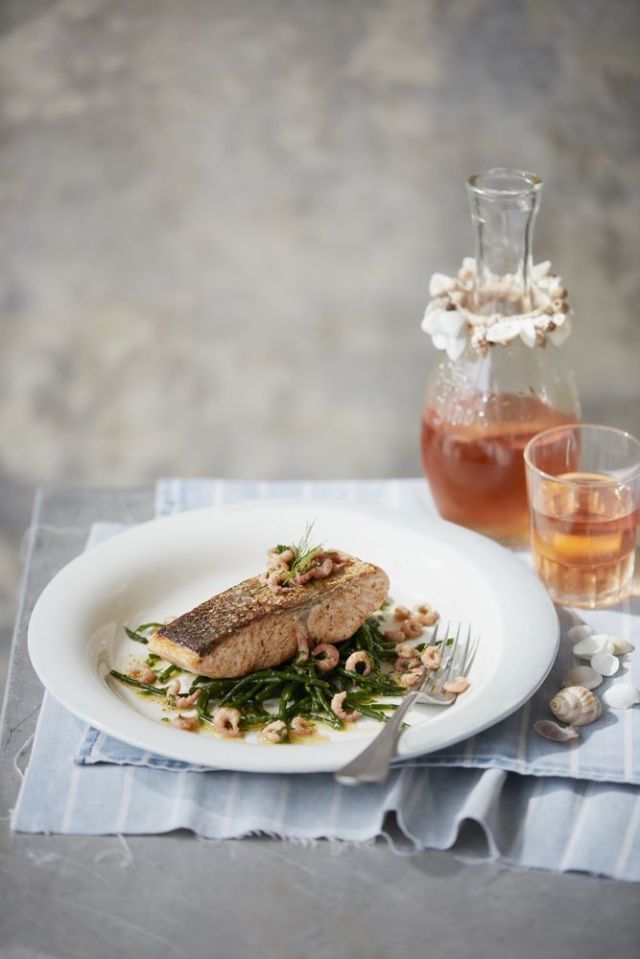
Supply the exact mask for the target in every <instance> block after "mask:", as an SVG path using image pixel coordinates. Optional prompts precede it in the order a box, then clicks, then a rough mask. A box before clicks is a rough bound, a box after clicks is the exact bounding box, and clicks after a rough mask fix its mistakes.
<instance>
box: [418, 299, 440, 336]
mask: <svg viewBox="0 0 640 959" xmlns="http://www.w3.org/2000/svg"><path fill="white" fill-rule="evenodd" d="M445 312H446V310H444V308H443V307H441V306H435V307H434V306H433V305H432V304H431V303H430V304H429V306H428V307H427V309H426V311H425V314H424V316H423V318H422V323H421V324H420V326H421V327H422V329H423V331H424V332H425V333H428V335H429V336H433V335H434V333H438V332H439V331H440V318H441V316H442V314H443V313H445Z"/></svg>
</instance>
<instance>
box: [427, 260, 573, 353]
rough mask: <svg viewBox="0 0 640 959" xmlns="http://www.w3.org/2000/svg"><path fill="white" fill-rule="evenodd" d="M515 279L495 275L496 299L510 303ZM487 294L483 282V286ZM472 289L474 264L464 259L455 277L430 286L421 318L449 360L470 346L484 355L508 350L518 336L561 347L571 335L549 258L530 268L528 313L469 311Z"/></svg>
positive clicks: (437, 276)
mask: <svg viewBox="0 0 640 959" xmlns="http://www.w3.org/2000/svg"><path fill="white" fill-rule="evenodd" d="M516 282H517V281H516V279H515V278H512V277H510V276H502V277H497V278H496V280H495V288H494V290H493V293H494V294H495V299H500V298H508V299H509V300H513V299H514V298H515V296H514V294H516V295H517V291H516V290H514V286H515V284H516ZM483 287H484V289H485V290H486V287H487V284H486V281H485V282H484V284H483ZM475 288H476V261H475V259H473V257H466V258H465V259H464V260H463V261H462V266H461V267H460V269H459V270H458V273H457V275H456V276H447V275H445V274H444V273H434V274H433V276H432V277H431V281H430V283H429V293H430V295H431V297H432V299H431V300H430V301H429V304H428V305H427V309H426V311H425V314H424V318H423V320H422V329H423V331H424V332H425V333H426V334H427V335H428V336H430V337H431V341H432V343H433V345H434V346H435V348H436V349H438V350H446V352H447V355H448V356H449V358H450V359H452V360H457V359H459V358H460V357H461V356H462V354H463V353H464V352H465V350H466V349H467V347H468V346H471V348H472V349H474V350H475V351H476V352H478V353H486V352H487V351H488V350H489V349H490V348H491V347H492V346H506V345H507V344H509V343H511V342H513V341H514V340H516V339H517V338H518V337H519V338H520V339H521V340H522V342H523V343H524V344H525V345H526V346H528V347H530V348H532V349H533V348H534V347H538V346H544V345H545V343H546V341H547V338H549V339H550V340H551V341H552V342H553V343H554V344H555V345H556V346H560V345H561V344H562V343H564V342H565V340H566V339H567V338H568V336H569V334H570V332H571V317H572V310H571V307H570V305H569V302H568V299H567V291H566V289H565V288H564V286H563V283H562V280H561V279H560V277H559V276H557V275H556V274H554V273H552V272H551V263H550V262H549V261H548V260H547V261H545V262H544V263H538V264H537V265H536V266H534V267H533V268H532V270H531V293H530V299H531V302H530V303H529V304H527V306H528V310H527V312H524V313H517V314H514V315H512V316H504V315H501V314H499V313H493V314H490V315H485V314H482V313H477V312H475V310H474V309H473V304H474V291H475Z"/></svg>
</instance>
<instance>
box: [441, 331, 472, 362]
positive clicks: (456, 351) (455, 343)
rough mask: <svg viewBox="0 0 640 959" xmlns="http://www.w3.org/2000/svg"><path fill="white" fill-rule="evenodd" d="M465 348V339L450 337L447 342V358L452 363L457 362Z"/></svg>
mask: <svg viewBox="0 0 640 959" xmlns="http://www.w3.org/2000/svg"><path fill="white" fill-rule="evenodd" d="M466 346H467V338H466V337H451V338H450V339H449V340H447V347H446V349H447V356H448V357H449V359H450V360H452V361H453V362H454V363H455V361H456V360H459V359H460V357H461V356H462V354H463V353H464V351H465V349H466Z"/></svg>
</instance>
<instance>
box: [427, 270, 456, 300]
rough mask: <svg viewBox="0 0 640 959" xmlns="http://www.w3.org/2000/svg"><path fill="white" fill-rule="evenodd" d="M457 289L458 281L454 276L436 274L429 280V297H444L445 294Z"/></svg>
mask: <svg viewBox="0 0 640 959" xmlns="http://www.w3.org/2000/svg"><path fill="white" fill-rule="evenodd" d="M455 287H456V281H455V279H454V278H453V277H452V276H447V274H446V273H434V274H433V276H432V277H431V279H430V280H429V296H442V294H443V293H448V292H449V291H450V290H453V289H455Z"/></svg>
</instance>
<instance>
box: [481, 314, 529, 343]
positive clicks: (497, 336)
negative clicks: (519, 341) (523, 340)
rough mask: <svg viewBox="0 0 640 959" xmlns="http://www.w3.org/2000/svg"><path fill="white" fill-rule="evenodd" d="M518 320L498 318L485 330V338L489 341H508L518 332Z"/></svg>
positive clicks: (519, 324)
mask: <svg viewBox="0 0 640 959" xmlns="http://www.w3.org/2000/svg"><path fill="white" fill-rule="evenodd" d="M520 327H521V322H520V320H519V319H518V320H498V322H497V323H494V324H493V326H490V327H489V329H488V330H487V339H488V341H489V342H490V343H508V342H509V341H510V340H512V339H514V337H516V336H518V335H519V333H520Z"/></svg>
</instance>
